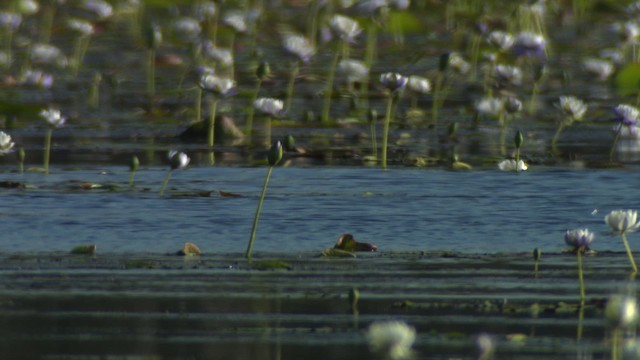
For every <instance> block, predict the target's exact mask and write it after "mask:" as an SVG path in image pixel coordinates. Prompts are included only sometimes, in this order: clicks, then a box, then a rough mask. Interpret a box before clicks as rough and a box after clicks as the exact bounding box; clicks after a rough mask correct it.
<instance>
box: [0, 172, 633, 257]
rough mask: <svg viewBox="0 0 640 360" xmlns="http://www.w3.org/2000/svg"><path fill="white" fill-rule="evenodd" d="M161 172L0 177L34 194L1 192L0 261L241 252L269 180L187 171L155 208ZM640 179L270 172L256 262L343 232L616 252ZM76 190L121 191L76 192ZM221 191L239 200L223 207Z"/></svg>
mask: <svg viewBox="0 0 640 360" xmlns="http://www.w3.org/2000/svg"><path fill="white" fill-rule="evenodd" d="M165 171H166V169H164V168H150V169H141V170H140V171H139V172H138V173H137V174H136V189H135V190H134V191H129V190H128V189H127V186H128V173H127V169H126V168H123V167H118V168H115V167H107V168H104V169H102V168H101V169H97V168H96V169H89V170H77V171H72V170H69V171H57V172H54V173H53V174H51V175H50V176H48V177H43V176H42V175H41V174H35V173H25V174H22V175H21V174H16V173H4V174H2V176H1V178H0V180H19V181H25V182H26V183H27V184H29V185H34V186H37V188H36V189H27V190H19V189H2V190H1V191H2V193H3V194H4V196H3V204H4V207H3V211H2V214H1V216H0V223H1V226H2V229H3V236H2V239H0V250H1V251H3V252H23V251H67V250H69V249H71V248H72V247H73V246H75V245H78V244H84V243H96V244H97V247H98V251H99V252H109V253H111V252H116V253H121V252H150V253H166V252H173V251H177V250H178V249H179V248H180V247H181V246H182V244H183V243H184V242H186V241H192V242H195V243H197V244H198V245H199V246H200V247H201V249H202V250H203V251H204V252H209V253H211V252H213V253H242V252H243V251H244V250H245V248H246V245H247V240H248V238H249V234H250V230H251V223H252V220H253V215H254V212H255V208H256V205H257V201H258V197H259V195H260V191H261V186H262V182H263V179H264V176H265V174H266V171H267V169H266V168H264V167H257V168H243V167H228V168H208V167H194V168H189V169H187V170H185V171H179V172H175V173H174V175H173V177H172V179H171V182H170V184H169V189H167V193H166V195H167V196H165V197H160V196H158V191H159V188H160V185H161V182H162V179H163V178H164V176H165ZM638 176H639V175H638V173H637V172H635V171H629V170H580V169H554V168H543V167H537V168H536V167H533V168H532V169H531V170H530V171H528V172H525V173H520V174H515V173H504V172H500V171H498V170H481V171H473V172H451V171H444V170H424V169H404V170H394V171H381V170H379V169H376V168H373V169H368V168H348V167H345V168H309V169H307V168H276V169H275V171H274V172H273V175H272V179H271V183H270V185H269V191H268V193H267V197H266V200H265V204H264V207H263V210H262V215H261V218H260V223H259V226H258V236H257V239H256V243H255V251H257V252H271V253H277V252H282V251H284V252H285V253H296V252H307V251H320V250H322V249H325V248H327V247H330V246H333V244H334V242H335V241H336V240H337V239H338V237H339V236H340V235H341V234H342V233H344V232H351V233H352V234H354V236H355V238H356V239H357V240H360V241H366V242H372V243H375V244H377V245H378V248H379V249H380V250H381V251H420V250H445V251H462V252H473V253H477V252H479V253H495V252H502V251H505V252H514V251H516V252H520V251H527V252H528V251H531V250H532V249H533V248H535V247H540V248H542V249H543V251H547V250H551V251H557V250H559V249H562V247H563V246H564V244H563V241H562V237H563V234H564V231H565V230H566V229H570V228H576V227H588V228H589V229H591V230H592V231H595V232H596V233H603V235H602V236H598V237H597V240H596V242H595V243H594V249H596V250H619V245H620V244H619V243H618V239H616V238H614V237H608V236H606V235H604V233H605V232H606V231H607V228H606V226H605V224H604V221H603V217H604V215H605V214H606V213H608V212H609V211H610V210H614V209H618V208H622V209H626V208H632V209H633V208H637V203H636V202H635V200H634V199H633V198H632V197H630V194H633V193H634V192H635V188H636V184H637V183H638V179H637V178H638ZM81 182H95V183H101V184H113V185H118V186H120V190H117V191H109V190H100V189H97V190H81V189H80V184H81ZM218 191H224V192H229V193H233V194H237V195H239V196H238V197H221V196H220V195H219V193H218ZM209 192H210V194H211V195H210V196H209V197H202V196H200V195H201V194H202V193H205V194H209ZM594 210H597V213H596V214H595V215H592V213H593V212H594ZM632 236H633V235H632Z"/></svg>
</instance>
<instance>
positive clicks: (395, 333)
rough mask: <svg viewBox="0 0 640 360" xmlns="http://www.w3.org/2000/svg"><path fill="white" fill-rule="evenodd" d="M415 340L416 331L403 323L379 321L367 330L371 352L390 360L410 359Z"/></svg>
mask: <svg viewBox="0 0 640 360" xmlns="http://www.w3.org/2000/svg"><path fill="white" fill-rule="evenodd" d="M415 338H416V330H415V329H414V328H413V327H411V326H409V325H407V324H406V323H404V322H402V321H393V320H390V321H377V322H374V323H372V324H371V325H369V328H368V330H367V340H368V342H369V349H370V350H371V352H372V353H374V354H376V355H378V356H381V357H382V358H385V359H390V360H398V359H407V358H410V357H411V356H412V354H413V350H411V347H412V346H413V342H414V341H415Z"/></svg>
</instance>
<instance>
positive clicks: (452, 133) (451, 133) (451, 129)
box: [447, 121, 458, 137]
mask: <svg viewBox="0 0 640 360" xmlns="http://www.w3.org/2000/svg"><path fill="white" fill-rule="evenodd" d="M457 132H458V123H457V122H456V121H454V122H452V123H451V124H449V127H448V128H447V135H448V136H449V137H453V136H455V135H456V133H457Z"/></svg>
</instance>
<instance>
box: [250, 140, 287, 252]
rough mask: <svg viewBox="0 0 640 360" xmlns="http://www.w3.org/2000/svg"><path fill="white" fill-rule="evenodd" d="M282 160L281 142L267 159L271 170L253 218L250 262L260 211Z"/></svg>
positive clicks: (273, 146)
mask: <svg viewBox="0 0 640 360" xmlns="http://www.w3.org/2000/svg"><path fill="white" fill-rule="evenodd" d="M280 160H282V143H280V141H276V142H275V143H273V145H271V148H270V149H269V154H268V157H267V161H268V163H269V170H267V176H266V177H265V178H264V185H262V194H260V200H259V201H258V207H257V209H256V214H255V216H254V218H253V226H252V228H251V236H250V237H249V245H247V252H246V253H245V256H246V258H247V259H249V260H251V252H252V251H253V243H254V241H255V239H256V231H257V229H258V219H260V211H262V203H264V196H265V194H266V193H267V186H268V185H269V179H270V178H271V172H272V171H273V168H274V167H275V166H276V165H278V163H279V162H280Z"/></svg>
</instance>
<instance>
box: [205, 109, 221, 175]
mask: <svg viewBox="0 0 640 360" xmlns="http://www.w3.org/2000/svg"><path fill="white" fill-rule="evenodd" d="M217 107H218V100H217V99H215V98H214V99H213V102H212V103H211V114H210V116H209V134H208V136H207V144H208V145H209V150H210V152H209V164H211V165H213V164H215V162H216V160H215V155H214V153H213V142H214V139H215V128H216V108H217Z"/></svg>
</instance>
